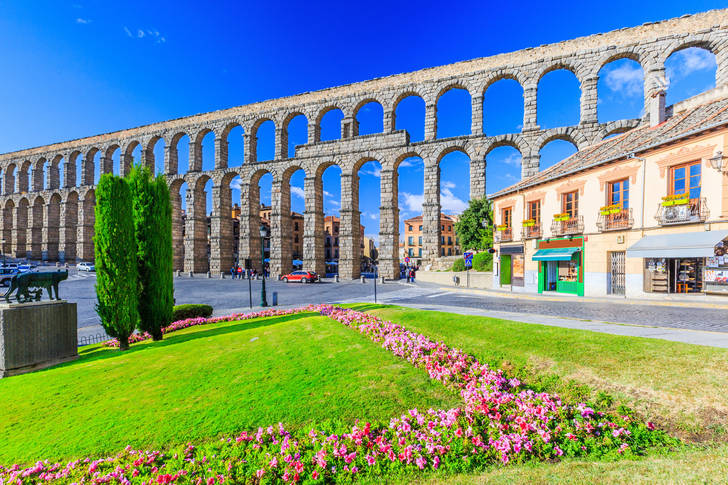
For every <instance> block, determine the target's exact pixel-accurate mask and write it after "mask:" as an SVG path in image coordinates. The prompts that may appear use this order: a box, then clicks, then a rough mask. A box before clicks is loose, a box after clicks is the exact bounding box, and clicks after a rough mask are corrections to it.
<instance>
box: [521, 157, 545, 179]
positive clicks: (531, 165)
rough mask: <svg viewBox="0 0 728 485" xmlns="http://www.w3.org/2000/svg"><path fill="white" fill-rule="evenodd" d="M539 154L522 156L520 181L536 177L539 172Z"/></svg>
mask: <svg viewBox="0 0 728 485" xmlns="http://www.w3.org/2000/svg"><path fill="white" fill-rule="evenodd" d="M540 163H541V154H540V153H536V154H535V155H533V154H531V155H524V156H523V157H522V159H521V179H525V178H527V177H530V176H532V175H536V174H537V173H538V172H539V170H540Z"/></svg>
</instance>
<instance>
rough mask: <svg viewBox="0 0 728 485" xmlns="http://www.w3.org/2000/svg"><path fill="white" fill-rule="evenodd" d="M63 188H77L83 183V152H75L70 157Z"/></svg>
mask: <svg viewBox="0 0 728 485" xmlns="http://www.w3.org/2000/svg"><path fill="white" fill-rule="evenodd" d="M64 172H65V175H64V176H63V187H64V188H70V187H76V186H78V185H79V184H80V183H81V178H82V175H83V154H82V153H81V150H73V151H72V152H71V154H70V155H68V164H67V165H66V166H65V167H64Z"/></svg>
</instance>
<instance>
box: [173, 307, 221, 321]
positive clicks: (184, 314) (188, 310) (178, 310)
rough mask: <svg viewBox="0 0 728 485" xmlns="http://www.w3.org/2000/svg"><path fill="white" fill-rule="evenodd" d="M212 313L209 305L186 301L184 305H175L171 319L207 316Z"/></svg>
mask: <svg viewBox="0 0 728 485" xmlns="http://www.w3.org/2000/svg"><path fill="white" fill-rule="evenodd" d="M210 315H212V307H211V306H210V305H204V304H197V303H187V304H185V305H175V307H174V310H173V311H172V321H173V322H176V321H177V320H185V319H187V318H198V317H204V318H207V317H209V316H210Z"/></svg>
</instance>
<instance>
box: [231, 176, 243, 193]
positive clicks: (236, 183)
mask: <svg viewBox="0 0 728 485" xmlns="http://www.w3.org/2000/svg"><path fill="white" fill-rule="evenodd" d="M242 186H243V182H242V181H241V180H240V179H239V178H235V180H233V182H232V183H231V184H230V187H231V188H233V189H236V190H240V187H242Z"/></svg>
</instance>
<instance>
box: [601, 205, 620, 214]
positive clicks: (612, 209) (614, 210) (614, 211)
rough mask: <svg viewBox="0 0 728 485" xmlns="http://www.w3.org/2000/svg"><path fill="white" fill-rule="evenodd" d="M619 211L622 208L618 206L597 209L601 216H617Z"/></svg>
mask: <svg viewBox="0 0 728 485" xmlns="http://www.w3.org/2000/svg"><path fill="white" fill-rule="evenodd" d="M621 211H622V207H621V206H620V205H619V204H612V205H605V206H604V207H601V208H600V209H599V213H600V214H601V215H603V216H609V215H612V214H619V213H620V212H621Z"/></svg>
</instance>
